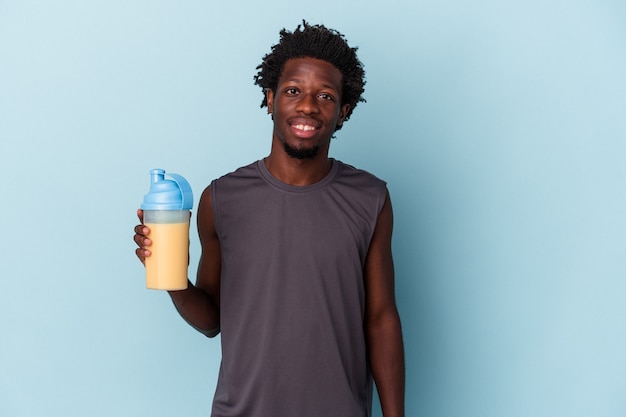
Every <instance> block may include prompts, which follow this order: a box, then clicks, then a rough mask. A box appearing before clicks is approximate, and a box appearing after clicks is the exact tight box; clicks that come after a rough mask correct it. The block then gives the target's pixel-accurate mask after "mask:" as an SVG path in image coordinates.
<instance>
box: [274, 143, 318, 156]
mask: <svg viewBox="0 0 626 417" xmlns="http://www.w3.org/2000/svg"><path fill="white" fill-rule="evenodd" d="M283 148H285V152H286V153H287V155H289V156H290V157H292V158H295V159H313V158H315V157H316V156H317V154H318V153H319V150H320V147H319V145H316V146H313V147H309V148H296V147H294V146H291V145H289V144H287V143H283Z"/></svg>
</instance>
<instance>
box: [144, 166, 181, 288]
mask: <svg viewBox="0 0 626 417" xmlns="http://www.w3.org/2000/svg"><path fill="white" fill-rule="evenodd" d="M167 175H168V177H170V178H171V180H170V179H167V180H166V179H165V170H163V169H153V170H151V171H150V178H151V183H150V192H149V193H148V194H146V195H145V196H144V199H143V204H141V209H142V210H143V222H144V224H145V225H146V226H148V227H149V228H150V234H149V235H148V237H149V238H150V240H152V245H151V246H150V247H149V249H150V252H151V255H150V256H148V257H147V258H146V287H147V288H151V289H157V290H184V289H185V288H187V268H188V265H189V217H190V216H189V212H190V210H191V208H192V207H193V193H192V191H191V186H190V185H189V183H188V182H187V180H186V179H185V178H183V177H182V176H180V175H178V174H169V173H168V174H167Z"/></svg>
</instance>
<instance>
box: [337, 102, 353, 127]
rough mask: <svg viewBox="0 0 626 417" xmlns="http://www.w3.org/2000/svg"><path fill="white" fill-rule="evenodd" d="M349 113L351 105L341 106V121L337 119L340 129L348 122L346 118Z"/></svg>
mask: <svg viewBox="0 0 626 417" xmlns="http://www.w3.org/2000/svg"><path fill="white" fill-rule="evenodd" d="M349 111H350V105H349V104H344V105H343V106H341V108H340V109H339V119H337V126H338V127H341V126H343V122H344V121H345V120H346V117H348V112H349Z"/></svg>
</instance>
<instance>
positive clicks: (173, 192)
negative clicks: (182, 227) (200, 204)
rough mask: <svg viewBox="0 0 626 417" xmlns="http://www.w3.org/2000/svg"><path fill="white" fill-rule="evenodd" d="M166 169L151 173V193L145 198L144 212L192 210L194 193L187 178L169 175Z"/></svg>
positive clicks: (142, 205)
mask: <svg viewBox="0 0 626 417" xmlns="http://www.w3.org/2000/svg"><path fill="white" fill-rule="evenodd" d="M167 175H168V177H170V178H171V180H166V179H165V170H164V169H153V170H151V171H150V179H151V183H150V192H149V193H148V194H146V195H145V196H144V197H143V203H142V204H141V209H142V210H191V208H192V207H193V192H192V191H191V186H190V185H189V183H188V182H187V180H186V179H185V178H183V177H182V176H181V175H178V174H169V173H168V174H167Z"/></svg>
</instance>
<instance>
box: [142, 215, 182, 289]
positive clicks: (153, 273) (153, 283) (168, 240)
mask: <svg viewBox="0 0 626 417" xmlns="http://www.w3.org/2000/svg"><path fill="white" fill-rule="evenodd" d="M146 226H147V227H149V228H150V234H149V235H148V237H149V238H150V240H152V245H150V247H149V248H148V249H150V252H152V253H151V255H150V256H148V257H147V258H146V287H147V288H151V289H157V290H184V289H185V288H187V267H188V265H189V220H187V221H186V222H184V223H147V222H146Z"/></svg>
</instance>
